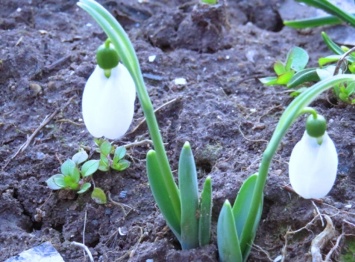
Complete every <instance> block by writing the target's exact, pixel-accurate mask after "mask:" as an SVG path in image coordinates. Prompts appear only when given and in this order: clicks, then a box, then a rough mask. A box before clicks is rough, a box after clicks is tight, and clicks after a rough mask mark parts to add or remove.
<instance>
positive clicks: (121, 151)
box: [113, 146, 126, 162]
mask: <svg viewBox="0 0 355 262" xmlns="http://www.w3.org/2000/svg"><path fill="white" fill-rule="evenodd" d="M125 155H126V148H125V147H124V146H119V147H117V148H116V150H115V154H114V156H113V158H114V159H117V162H118V161H119V160H121V159H122V158H124V156H125ZM114 161H115V160H114Z"/></svg>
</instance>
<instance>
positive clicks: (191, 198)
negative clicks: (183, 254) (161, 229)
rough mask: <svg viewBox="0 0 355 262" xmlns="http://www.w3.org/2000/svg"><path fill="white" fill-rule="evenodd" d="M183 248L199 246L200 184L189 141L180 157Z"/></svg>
mask: <svg viewBox="0 0 355 262" xmlns="http://www.w3.org/2000/svg"><path fill="white" fill-rule="evenodd" d="M178 173H179V189H180V199H181V246H182V249H192V248H196V247H198V245H199V243H198V229H199V227H198V218H197V216H198V214H197V212H198V185H197V172H196V165H195V160H194V156H193V154H192V150H191V147H190V144H189V142H185V144H184V146H183V147H182V150H181V153H180V159H179V169H178Z"/></svg>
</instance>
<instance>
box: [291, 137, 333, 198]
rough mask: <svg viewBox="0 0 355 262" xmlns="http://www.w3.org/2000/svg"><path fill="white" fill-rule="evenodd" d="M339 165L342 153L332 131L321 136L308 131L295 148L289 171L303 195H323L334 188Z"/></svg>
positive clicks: (304, 196)
mask: <svg viewBox="0 0 355 262" xmlns="http://www.w3.org/2000/svg"><path fill="white" fill-rule="evenodd" d="M337 168H338V155H337V152H336V148H335V145H334V143H333V141H332V140H331V138H330V137H329V136H328V133H327V132H325V133H324V135H323V137H322V143H321V144H320V145H319V144H318V142H317V139H316V138H314V137H310V136H309V135H308V134H307V132H306V131H305V132H304V134H303V137H302V139H301V140H300V141H299V142H298V143H297V144H296V146H295V147H294V149H293V150H292V153H291V157H290V163H289V175H290V182H291V185H292V188H293V189H294V190H295V191H296V193H297V194H299V195H300V196H301V197H303V198H306V199H309V198H322V197H324V196H326V195H327V194H328V193H329V191H330V190H331V189H332V187H333V185H334V182H335V178H336V174H337Z"/></svg>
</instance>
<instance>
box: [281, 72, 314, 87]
mask: <svg viewBox="0 0 355 262" xmlns="http://www.w3.org/2000/svg"><path fill="white" fill-rule="evenodd" d="M316 81H319V77H318V74H317V72H316V68H307V69H303V70H301V71H298V72H297V73H296V74H295V75H294V76H293V77H292V78H291V80H290V81H289V82H288V83H287V88H295V87H297V86H299V85H301V84H304V83H306V82H316Z"/></svg>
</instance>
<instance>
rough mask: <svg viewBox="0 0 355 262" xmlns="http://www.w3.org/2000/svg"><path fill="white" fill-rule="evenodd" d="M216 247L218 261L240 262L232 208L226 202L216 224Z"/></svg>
mask: <svg viewBox="0 0 355 262" xmlns="http://www.w3.org/2000/svg"><path fill="white" fill-rule="evenodd" d="M217 245H218V254H219V261H221V262H242V261H243V257H242V252H241V250H240V246H239V239H238V234H237V229H236V227H235V222H234V217H233V213H232V207H231V205H230V203H229V201H228V200H226V201H225V202H224V204H223V207H222V210H221V212H220V213H219V217H218V222H217Z"/></svg>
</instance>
